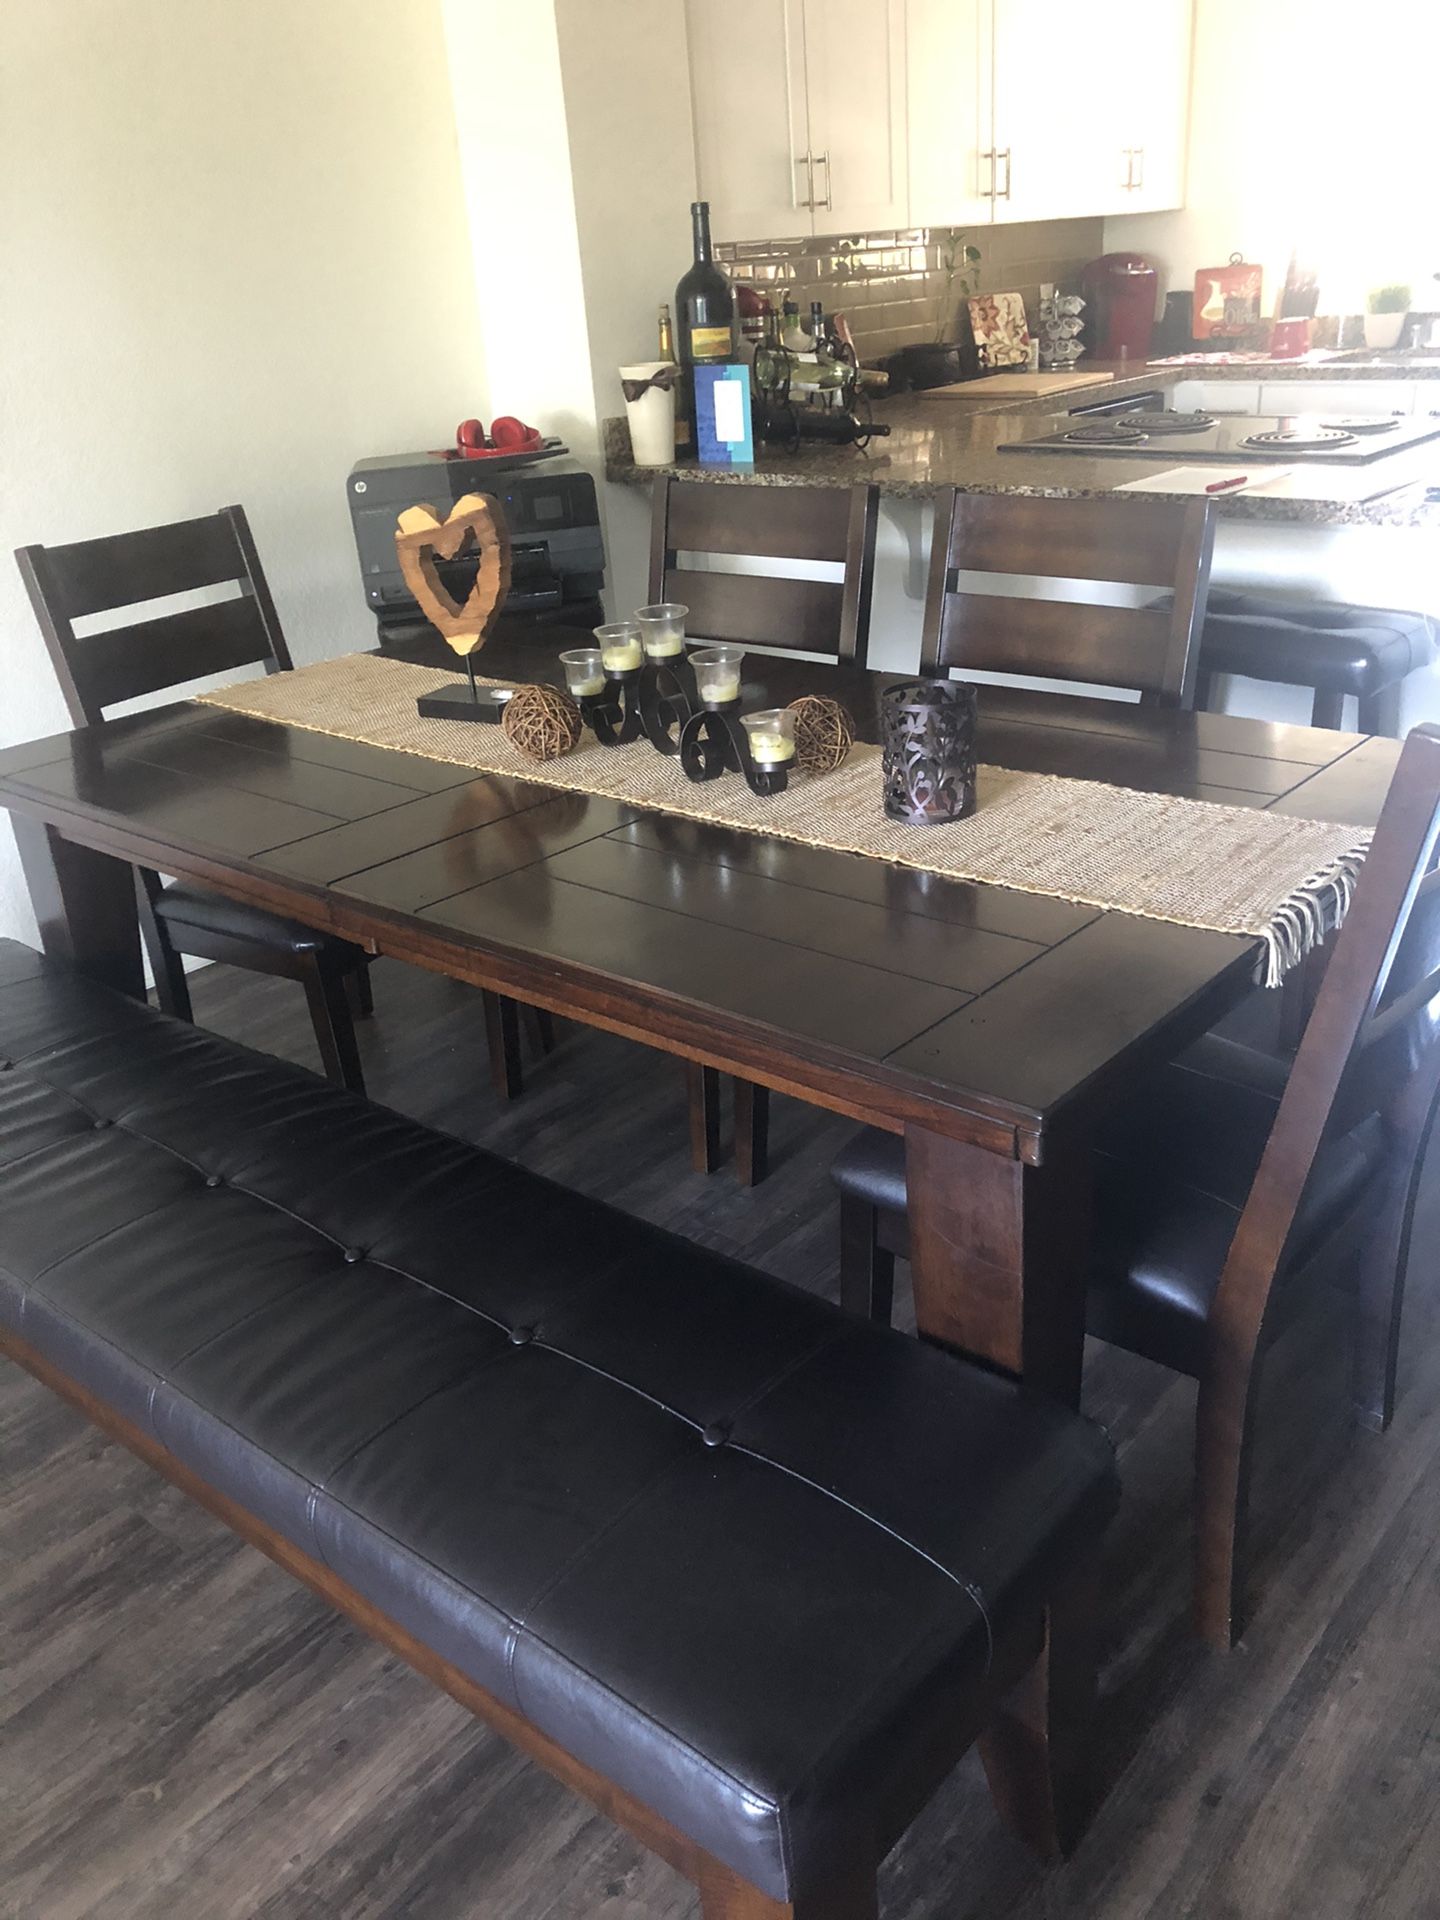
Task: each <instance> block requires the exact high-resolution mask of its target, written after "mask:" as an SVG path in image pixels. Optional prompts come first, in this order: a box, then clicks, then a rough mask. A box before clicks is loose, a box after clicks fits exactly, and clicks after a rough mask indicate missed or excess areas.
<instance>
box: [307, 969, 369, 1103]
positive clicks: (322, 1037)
mask: <svg viewBox="0 0 1440 1920" xmlns="http://www.w3.org/2000/svg"><path fill="white" fill-rule="evenodd" d="M298 977H299V979H300V982H301V984H302V985H303V987H304V988H305V998H306V999H307V1000H308V1001H309V1003H310V1024H311V1025H312V1026H313V1027H314V1029H315V1038H316V1041H317V1042H318V1044H319V1047H320V1058H321V1060H322V1061H323V1062H324V1066H325V1074H326V1077H327V1079H330V1080H334V1081H335V1082H336V1083H337V1084H338V1085H339V1086H342V1087H348V1088H349V1089H350V1091H351V1093H364V1091H365V1076H364V1074H363V1073H362V1071H361V1068H360V1050H359V1048H358V1047H357V1046H356V1045H355V1022H354V1020H353V1019H352V1018H351V1014H350V1002H349V1000H348V999H347V998H346V996H345V977H344V975H343V974H341V973H339V972H337V971H336V969H335V968H334V967H327V966H325V965H324V964H323V962H322V961H321V959H320V957H319V955H318V954H313V953H310V954H306V955H305V956H304V959H303V961H302V963H301V966H300V969H299V976H298Z"/></svg>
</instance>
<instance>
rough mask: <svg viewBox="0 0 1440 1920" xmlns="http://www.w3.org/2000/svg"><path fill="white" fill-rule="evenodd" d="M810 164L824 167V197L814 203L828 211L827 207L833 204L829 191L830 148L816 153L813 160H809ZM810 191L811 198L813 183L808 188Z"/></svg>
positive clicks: (813, 191)
mask: <svg viewBox="0 0 1440 1920" xmlns="http://www.w3.org/2000/svg"><path fill="white" fill-rule="evenodd" d="M811 165H812V167H813V166H821V167H824V169H825V198H824V199H823V200H816V201H815V205H816V206H817V207H824V208H825V209H826V210H827V211H828V210H829V209H831V208H833V206H834V205H835V202H834V200H833V199H832V197H831V193H830V149H829V148H828V147H827V148H826V149H825V151H824V153H819V154H816V156H815V158H814V160H813V161H812V162H811ZM812 179H813V175H812ZM810 193H811V197H812V198H813V197H814V193H815V188H814V187H813V185H812V187H811V188H810Z"/></svg>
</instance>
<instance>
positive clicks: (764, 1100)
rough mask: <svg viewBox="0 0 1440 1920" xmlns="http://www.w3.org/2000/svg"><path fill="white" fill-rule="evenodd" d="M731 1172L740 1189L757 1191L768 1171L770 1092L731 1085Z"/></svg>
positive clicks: (752, 1086)
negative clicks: (732, 1140) (733, 1103)
mask: <svg viewBox="0 0 1440 1920" xmlns="http://www.w3.org/2000/svg"><path fill="white" fill-rule="evenodd" d="M735 1171H736V1174H737V1175H738V1176H739V1180H740V1184H741V1186H742V1187H758V1186H759V1184H760V1182H761V1181H762V1180H763V1179H764V1178H765V1176H766V1174H767V1173H768V1172H769V1171H770V1089H769V1088H768V1087H757V1086H756V1085H755V1082H754V1081H753V1080H737V1081H736V1082H735Z"/></svg>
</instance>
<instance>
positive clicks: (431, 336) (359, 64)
mask: <svg viewBox="0 0 1440 1920" xmlns="http://www.w3.org/2000/svg"><path fill="white" fill-rule="evenodd" d="M5 42H6V44H5V64H6V70H7V71H6V102H5V111H4V114H3V117H0V181H3V186H0V196H3V199H0V205H3V206H4V209H5V211H4V215H3V243H4V260H5V278H6V286H5V292H4V297H3V300H0V463H3V464H0V684H3V687H4V698H3V702H0V740H3V741H5V742H9V741H12V740H16V739H24V738H27V737H31V736H34V735H36V734H41V733H45V732H48V731H52V730H54V729H55V728H57V727H59V726H62V725H64V723H65V720H64V710H63V707H62V705H61V702H60V698H59V695H58V693H57V691H56V689H55V685H54V680H53V678H52V676H51V673H50V669H49V665H48V662H47V661H46V658H45V655H44V651H43V647H42V645H41V641H40V638H39V635H38V633H37V632H36V630H35V626H34V622H33V619H32V617H31V614H30V611H29V607H28V603H27V602H26V600H25V598H24V595H23V593H22V592H21V589H20V585H19V581H18V579H17V577H16V574H15V570H14V567H13V565H12V564H11V562H10V560H9V557H8V556H9V551H10V549H12V548H14V547H16V546H18V545H21V544H23V543H26V542H29V541H45V542H59V541H66V540H74V539H81V538H85V537H87V536H90V535H94V534H98V533H103V532H109V531H113V530H117V529H120V528H124V527H131V526H143V525H146V524H151V523H155V522H158V521H162V520H166V519H175V518H180V517H182V516H185V515H190V514H196V513H203V512H208V511H210V510H211V509H212V508H214V507H217V506H220V505H223V504H224V503H225V502H227V501H230V500H240V501H243V502H244V504H245V506H246V507H247V509H248V510H249V513H250V516H251V521H252V525H253V526H254V529H255V534H256V538H257V541H258V543H259V547H260V552H261V555H262V558H263V559H264V562H265V565H266V568H267V571H268V573H269V576H270V580H271V583H272V585H273V587H274V590H275V597H276V600H277V602H278V604H279V609H280V614H281V617H282V620H283V621H284V624H285V627H286V630H287V633H288V635H289V638H290V642H291V646H292V648H293V650H294V652H295V654H296V656H297V658H299V659H302V660H305V659H317V658H321V657H323V656H325V655H328V654H334V653H339V652H342V651H344V650H345V649H346V648H347V647H356V646H363V645H367V644H369V643H370V640H371V636H372V635H373V631H374V629H373V623H372V622H371V620H370V617H369V615H368V614H367V612H366V609H365V604H364V601H363V599H362V597H361V592H360V588H359V581H358V575H357V570H356V563H355V552H354V546H353V543H352V541H351V537H350V524H349V515H348V512H347V510H346V505H345V494H344V480H345V475H346V472H347V471H348V469H349V466H350V464H351V462H352V461H353V460H354V459H355V458H357V457H359V456H361V455H364V454H367V453H381V452H393V451H398V450H402V449H404V448H406V447H412V446H425V445H439V444H442V443H444V442H446V441H448V440H449V438H450V436H451V434H452V432H453V430H454V426H455V423H456V421H457V420H459V419H461V418H463V417H464V416H465V415H467V414H470V413H474V412H480V413H484V412H485V410H486V407H487V404H488V396H487V393H486V389H485V383H484V379H483V365H482V360H481V354H480V345H479V335H478V330H477V326H476V317H475V303H474V292H473V285H472V281H471V275H470V269H469V263H468V258H467V226H466V220H465V211H464V206H463V201H462V195H461V188H460V176H459V167H458V160H457V153H456V139H455V126H454V119H453V115H452V113H451V109H450V95H449V86H448V81H447V76H446V59H445V45H444V39H443V35H442V31H441V23H440V10H439V0H300V3H298V4H297V0H244V4H243V5H236V4H223V5H222V4H212V3H211V0H200V3H198V4H197V0H126V4H125V5H124V6H117V5H111V4H109V3H108V0H44V4H43V5H36V6H28V7H22V6H14V7H10V8H7V10H6V18H5ZM31 929H32V922H31V920H30V915H29V908H28V902H27V901H26V900H25V896H24V891H23V886H22V884H21V882H20V878H19V874H18V868H17V865H16V863H15V860H14V858H13V850H12V846H11V841H10V835H9V830H8V827H4V826H0V932H4V933H14V934H19V935H21V936H22V937H29V935H30V932H31Z"/></svg>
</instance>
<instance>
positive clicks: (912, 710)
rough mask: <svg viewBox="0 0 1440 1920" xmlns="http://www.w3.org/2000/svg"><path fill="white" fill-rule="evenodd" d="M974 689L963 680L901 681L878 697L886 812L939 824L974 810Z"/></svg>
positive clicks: (918, 823)
mask: <svg viewBox="0 0 1440 1920" xmlns="http://www.w3.org/2000/svg"><path fill="white" fill-rule="evenodd" d="M977 707H978V702H977V699H976V694H975V689H974V687H972V686H969V685H967V684H966V683H965V682H964V681H963V680H904V681H902V682H901V683H900V684H899V685H898V686H894V687H888V688H887V689H886V690H885V692H884V694H883V695H882V696H881V701H880V708H881V727H882V736H883V742H884V749H885V811H886V813H888V814H889V815H890V817H891V819H892V820H908V821H910V822H911V823H912V824H913V825H915V826H938V825H941V824H943V823H944V822H945V821H948V820H963V819H964V818H965V816H966V815H967V814H971V813H973V812H974V811H975V720H976V712H977Z"/></svg>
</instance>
